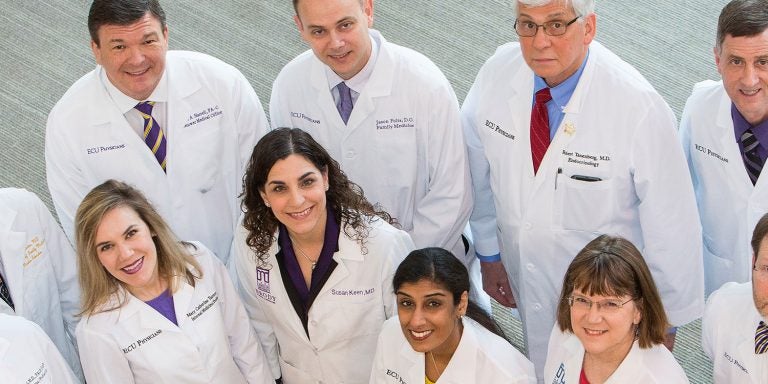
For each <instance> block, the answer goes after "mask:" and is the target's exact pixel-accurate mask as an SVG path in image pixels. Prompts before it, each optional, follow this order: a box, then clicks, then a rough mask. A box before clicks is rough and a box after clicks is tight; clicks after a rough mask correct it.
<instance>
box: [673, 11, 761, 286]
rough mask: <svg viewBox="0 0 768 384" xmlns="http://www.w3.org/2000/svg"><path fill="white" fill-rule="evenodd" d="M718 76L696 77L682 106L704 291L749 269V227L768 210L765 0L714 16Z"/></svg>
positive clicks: (745, 274)
mask: <svg viewBox="0 0 768 384" xmlns="http://www.w3.org/2000/svg"><path fill="white" fill-rule="evenodd" d="M714 57H715V65H716V66H717V71H718V72H719V73H720V76H721V77H722V80H721V81H711V80H707V81H703V82H701V83H698V84H696V86H694V88H693V92H692V94H691V96H690V97H689V98H688V102H687V103H686V105H685V109H684V110H683V117H682V119H681V121H680V139H681V141H682V143H683V149H684V150H685V153H686V155H687V157H688V165H689V167H690V170H691V176H692V179H693V188H694V190H695V191H696V199H697V202H698V205H699V214H700V215H701V225H702V231H703V239H704V266H705V268H704V277H705V283H706V284H705V287H706V293H707V294H709V293H711V292H712V291H714V290H716V289H718V288H719V287H720V286H721V285H723V284H724V283H726V282H729V281H736V282H739V283H745V282H747V281H749V276H750V264H749V261H750V258H749V255H750V249H749V247H748V244H749V236H750V230H751V229H752V228H753V227H754V225H755V223H756V222H757V221H758V220H759V219H760V217H761V216H762V215H763V214H764V213H765V212H766V211H768V206H767V205H766V201H768V177H766V176H761V172H760V171H761V170H762V167H763V164H764V163H765V160H766V158H768V0H735V1H731V2H730V3H728V5H726V6H725V7H724V8H723V10H722V11H721V13H720V17H719V20H718V23H717V37H716V41H715V48H714Z"/></svg>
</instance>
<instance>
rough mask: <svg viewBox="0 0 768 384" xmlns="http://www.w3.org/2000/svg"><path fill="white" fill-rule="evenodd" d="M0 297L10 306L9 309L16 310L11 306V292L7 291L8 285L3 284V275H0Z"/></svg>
mask: <svg viewBox="0 0 768 384" xmlns="http://www.w3.org/2000/svg"><path fill="white" fill-rule="evenodd" d="M0 299H3V301H5V302H6V303H8V305H10V306H11V309H13V310H16V307H14V306H13V299H11V293H10V292H8V286H7V285H5V280H3V276H2V275H0Z"/></svg>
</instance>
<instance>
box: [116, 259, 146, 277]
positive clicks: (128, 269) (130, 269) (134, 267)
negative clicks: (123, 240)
mask: <svg viewBox="0 0 768 384" xmlns="http://www.w3.org/2000/svg"><path fill="white" fill-rule="evenodd" d="M143 262H144V258H143V257H142V258H140V259H138V260H136V261H134V262H133V263H131V264H130V265H127V266H125V267H123V268H121V269H122V270H123V271H124V272H125V273H128V274H134V273H136V272H138V271H139V269H140V268H141V266H142V264H143Z"/></svg>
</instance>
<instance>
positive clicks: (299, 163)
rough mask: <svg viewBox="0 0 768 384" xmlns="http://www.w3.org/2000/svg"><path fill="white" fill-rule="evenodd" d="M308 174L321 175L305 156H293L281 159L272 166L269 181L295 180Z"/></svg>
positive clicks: (268, 176)
mask: <svg viewBox="0 0 768 384" xmlns="http://www.w3.org/2000/svg"><path fill="white" fill-rule="evenodd" d="M307 172H316V173H320V170H319V169H317V167H315V165H314V164H312V162H311V161H309V160H308V159H307V158H305V157H304V156H301V155H298V154H295V153H294V154H291V155H288V157H286V158H284V159H280V160H278V161H276V162H275V164H274V165H272V169H270V170H269V174H268V175H267V180H268V181H269V180H273V179H284V178H295V177H300V176H302V175H304V174H305V173H307Z"/></svg>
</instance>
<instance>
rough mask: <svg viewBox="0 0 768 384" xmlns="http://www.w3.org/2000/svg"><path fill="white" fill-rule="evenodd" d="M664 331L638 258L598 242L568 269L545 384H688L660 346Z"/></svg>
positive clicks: (618, 244) (623, 243)
mask: <svg viewBox="0 0 768 384" xmlns="http://www.w3.org/2000/svg"><path fill="white" fill-rule="evenodd" d="M668 326H669V324H668V322H667V316H666V314H665V313H664V306H663V305H662V303H661V297H660V296H659V292H658V290H657V289H656V284H655V283H654V282H653V277H652V276H651V272H650V270H649V269H648V265H647V264H646V263H645V260H644V259H643V256H642V255H641V254H640V251H638V250H637V248H635V246H634V245H632V243H631V242H629V240H626V239H624V238H621V237H617V236H609V235H602V236H600V237H598V238H596V239H594V240H592V241H591V242H589V243H588V244H587V245H586V246H585V247H584V248H583V249H582V250H581V251H580V252H579V254H578V255H576V257H575V258H574V259H573V261H572V262H571V264H570V266H568V270H567V271H566V273H565V277H564V278H563V289H562V292H561V294H560V302H559V304H558V307H557V323H556V324H555V327H554V329H553V330H552V334H551V336H550V339H549V350H548V353H547V362H546V364H545V366H544V382H545V383H563V384H567V383H572V384H577V383H578V384H602V383H609V384H610V383H615V384H633V383H637V384H647V383H665V384H674V383H688V378H687V377H686V376H685V372H683V369H682V368H681V367H680V365H679V364H678V363H677V361H676V360H675V358H674V357H673V356H672V353H670V352H669V350H668V349H667V348H666V347H665V346H664V345H663V344H662V342H663V341H664V335H665V333H666V329H667V327H668Z"/></svg>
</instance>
